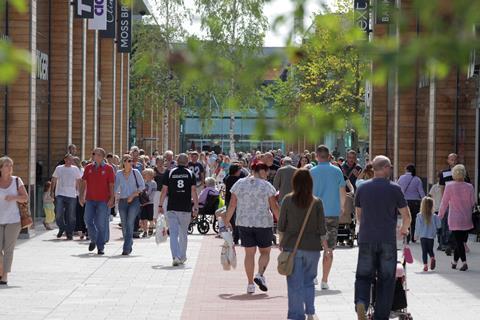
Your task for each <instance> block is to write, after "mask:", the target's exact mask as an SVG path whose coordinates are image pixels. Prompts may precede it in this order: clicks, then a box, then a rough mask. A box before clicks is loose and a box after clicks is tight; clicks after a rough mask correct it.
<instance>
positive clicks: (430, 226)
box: [415, 197, 442, 272]
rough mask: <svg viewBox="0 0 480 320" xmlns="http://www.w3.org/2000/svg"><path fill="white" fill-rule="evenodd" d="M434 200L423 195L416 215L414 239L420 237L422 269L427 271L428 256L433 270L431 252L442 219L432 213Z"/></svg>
mask: <svg viewBox="0 0 480 320" xmlns="http://www.w3.org/2000/svg"><path fill="white" fill-rule="evenodd" d="M434 209H435V208H434V202H433V199H432V198H430V197H424V198H423V199H422V203H421V205H420V212H419V213H418V215H417V218H416V219H417V221H416V228H415V239H416V240H418V239H420V244H421V245H422V261H423V271H424V272H427V271H428V257H430V270H435V266H436V261H435V253H434V252H433V243H434V241H435V236H436V235H437V233H438V230H439V229H440V228H441V227H442V221H441V220H440V218H439V217H438V216H437V215H436V214H434Z"/></svg>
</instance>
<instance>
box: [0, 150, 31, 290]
mask: <svg viewBox="0 0 480 320" xmlns="http://www.w3.org/2000/svg"><path fill="white" fill-rule="evenodd" d="M12 173H13V160H12V159H10V158H9V157H2V158H0V277H1V278H0V285H6V284H7V282H8V274H9V273H10V272H11V270H12V261H13V250H14V249H15V243H16V242H17V238H18V234H19V233H20V230H21V225H20V210H19V209H18V205H17V202H23V203H25V202H27V201H28V194H27V191H26V190H25V187H24V186H23V182H22V179H20V178H18V177H15V176H12ZM17 179H18V180H17ZM17 183H18V188H17ZM17 189H18V190H17Z"/></svg>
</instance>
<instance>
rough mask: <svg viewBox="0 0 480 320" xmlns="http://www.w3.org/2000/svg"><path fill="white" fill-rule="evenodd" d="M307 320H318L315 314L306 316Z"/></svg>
mask: <svg viewBox="0 0 480 320" xmlns="http://www.w3.org/2000/svg"><path fill="white" fill-rule="evenodd" d="M307 320H318V317H317V315H316V314H307Z"/></svg>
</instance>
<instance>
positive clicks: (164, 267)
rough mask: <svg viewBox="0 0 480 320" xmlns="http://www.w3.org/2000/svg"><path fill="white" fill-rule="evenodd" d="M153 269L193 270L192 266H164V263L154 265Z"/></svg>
mask: <svg viewBox="0 0 480 320" xmlns="http://www.w3.org/2000/svg"><path fill="white" fill-rule="evenodd" d="M152 269H153V270H191V269H192V268H191V267H185V266H178V267H174V266H162V265H157V266H152Z"/></svg>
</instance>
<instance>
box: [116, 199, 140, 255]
mask: <svg viewBox="0 0 480 320" xmlns="http://www.w3.org/2000/svg"><path fill="white" fill-rule="evenodd" d="M118 211H119V212H120V220H121V221H122V234H123V252H126V253H130V252H132V245H133V228H134V227H135V219H136V218H137V216H138V214H139V213H140V201H139V200H138V197H137V198H135V200H133V201H132V202H131V203H128V201H127V199H120V202H119V203H118Z"/></svg>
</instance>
